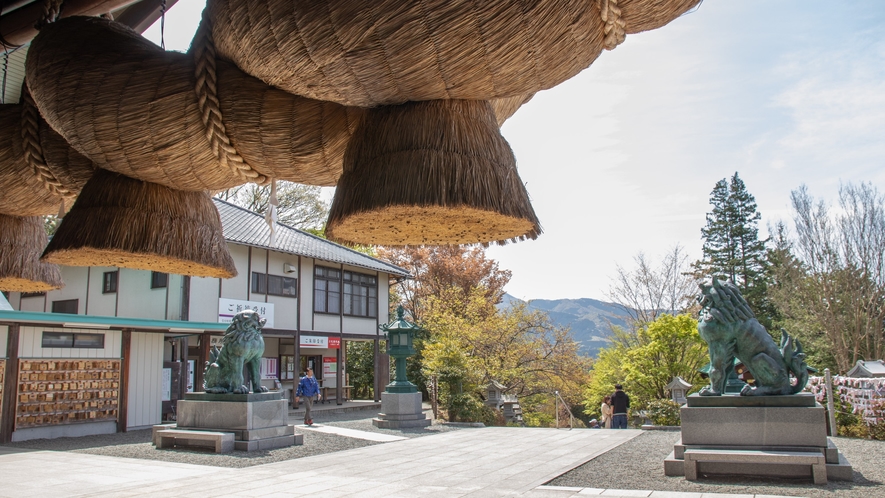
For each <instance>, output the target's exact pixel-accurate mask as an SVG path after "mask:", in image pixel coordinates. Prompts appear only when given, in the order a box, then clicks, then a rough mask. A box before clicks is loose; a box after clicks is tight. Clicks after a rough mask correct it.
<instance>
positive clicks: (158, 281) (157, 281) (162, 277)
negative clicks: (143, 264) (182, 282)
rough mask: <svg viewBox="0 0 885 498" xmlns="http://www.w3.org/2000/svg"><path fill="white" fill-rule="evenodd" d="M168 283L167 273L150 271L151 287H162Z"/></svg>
mask: <svg viewBox="0 0 885 498" xmlns="http://www.w3.org/2000/svg"><path fill="white" fill-rule="evenodd" d="M167 285H169V274H168V273H161V272H158V271H152V272H151V289H162V288H164V287H166V286H167Z"/></svg>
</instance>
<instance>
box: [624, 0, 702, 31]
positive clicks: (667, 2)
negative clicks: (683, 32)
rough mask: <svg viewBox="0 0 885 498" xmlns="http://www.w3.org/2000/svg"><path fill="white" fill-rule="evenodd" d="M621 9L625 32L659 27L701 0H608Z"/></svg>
mask: <svg viewBox="0 0 885 498" xmlns="http://www.w3.org/2000/svg"><path fill="white" fill-rule="evenodd" d="M608 2H609V3H613V4H615V5H617V7H618V8H619V9H620V10H621V17H622V18H623V20H624V24H625V31H626V32H627V33H641V32H643V31H649V30H652V29H658V28H661V27H663V26H665V25H667V24H668V23H670V22H671V21H672V20H674V19H676V18H677V17H679V16H681V15H682V14H684V13H686V12H688V11H689V10H690V9H692V8H694V7H695V6H696V5H698V4H699V3H701V0H608Z"/></svg>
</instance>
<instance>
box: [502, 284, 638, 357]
mask: <svg viewBox="0 0 885 498" xmlns="http://www.w3.org/2000/svg"><path fill="white" fill-rule="evenodd" d="M513 302H522V300H520V299H517V298H515V297H513V296H511V295H510V294H504V299H503V300H502V302H501V305H500V306H502V307H507V306H511V305H512V304H513ZM528 307H529V309H536V310H540V311H544V312H546V313H547V314H548V315H549V316H550V320H551V321H552V322H553V323H554V324H555V325H558V326H561V327H569V328H571V330H572V334H573V336H574V338H575V340H577V341H578V342H579V343H580V344H581V351H582V352H583V353H586V354H588V355H590V356H596V354H597V353H598V352H599V349H600V348H602V347H604V346H606V345H607V344H608V336H609V334H610V331H611V328H610V325H609V324H612V325H616V326H620V327H626V326H627V321H626V320H627V318H628V315H627V313H626V312H625V311H624V309H623V308H621V307H620V306H618V305H616V304H613V303H606V302H604V301H598V300H596V299H589V298H582V299H533V300H531V301H529V302H528Z"/></svg>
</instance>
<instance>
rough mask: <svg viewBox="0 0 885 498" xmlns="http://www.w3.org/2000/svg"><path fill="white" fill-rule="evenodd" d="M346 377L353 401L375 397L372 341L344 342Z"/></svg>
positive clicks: (373, 345) (373, 348) (373, 346)
mask: <svg viewBox="0 0 885 498" xmlns="http://www.w3.org/2000/svg"><path fill="white" fill-rule="evenodd" d="M344 344H345V345H346V348H347V349H346V357H347V375H348V377H349V379H350V385H352V386H353V397H354V399H373V398H374V396H375V344H374V342H372V341H344Z"/></svg>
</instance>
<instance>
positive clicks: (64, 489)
mask: <svg viewBox="0 0 885 498" xmlns="http://www.w3.org/2000/svg"><path fill="white" fill-rule="evenodd" d="M299 430H300V428H299ZM305 432H306V434H305V437H310V433H309V432H307V431H305ZM356 432H359V431H356ZM640 433H641V431H639V430H620V431H593V430H586V429H585V430H571V431H569V430H564V429H559V430H557V429H522V428H508V427H488V428H483V429H464V430H459V431H452V432H446V433H442V434H436V435H432V436H425V437H418V438H410V439H405V440H401V441H394V442H388V443H384V444H378V445H373V446H367V447H363V448H358V449H353V450H348V451H342V452H336V453H327V454H323V455H317V456H312V457H306V458H300V459H296V460H287V461H284V462H277V463H272V464H267V465H259V466H254V467H248V468H242V469H227V468H225V469H220V468H217V467H206V466H198V465H186V464H175V463H167V462H160V461H149V460H136V459H127V458H114V457H106V456H98V455H87V454H80V453H72V452H52V451H24V450H13V449H11V448H8V447H6V448H4V447H0V496H2V497H16V498H19V497H45V496H52V497H68V496H71V497H87V496H102V497H104V496H111V497H130V496H175V497H189V496H195V497H197V496H198V497H205V496H212V497H222V496H224V497H228V496H229V497H240V496H244V497H276V496H280V497H283V496H307V495H315V496H322V497H324V498H328V497H345V496H348V497H373V496H378V497H414V496H431V497H458V496H469V497H490V496H526V497H532V498H535V497H555V498H568V497H582V496H594V495H595V496H631V497H647V498H725V497H729V498H735V497H738V496H739V497H740V498H763V497H762V495H755V497H754V496H753V495H722V494H719V495H717V494H710V493H706V494H699V493H674V492H661V491H652V490H645V491H636V490H614V489H608V490H602V489H593V488H565V487H554V486H544V483H545V482H548V481H549V480H550V479H552V478H554V477H556V476H558V475H560V474H562V473H564V472H566V471H568V470H570V469H572V468H574V467H576V466H578V465H581V464H582V463H584V462H586V461H588V460H590V459H591V458H593V457H595V456H597V455H600V454H602V453H604V452H606V451H608V450H610V449H611V448H614V447H615V446H617V445H619V444H621V443H623V442H625V441H628V440H630V439H632V438H634V437H636V436H638V435H639V434H640Z"/></svg>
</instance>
